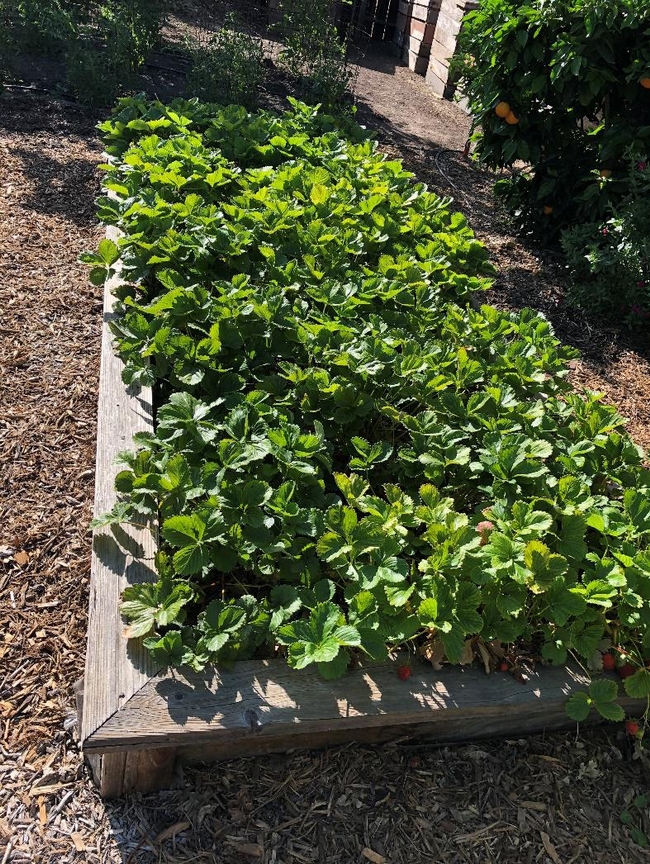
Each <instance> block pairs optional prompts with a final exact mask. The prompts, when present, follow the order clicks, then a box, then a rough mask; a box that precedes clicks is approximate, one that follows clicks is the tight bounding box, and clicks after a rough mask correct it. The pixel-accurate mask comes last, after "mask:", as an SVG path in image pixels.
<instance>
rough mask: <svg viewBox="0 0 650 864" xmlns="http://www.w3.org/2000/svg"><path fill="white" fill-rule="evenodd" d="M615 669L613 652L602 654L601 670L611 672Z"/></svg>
mask: <svg viewBox="0 0 650 864" xmlns="http://www.w3.org/2000/svg"><path fill="white" fill-rule="evenodd" d="M614 669H616V660H615V658H614V655H613V654H603V671H604V672H613V671H614Z"/></svg>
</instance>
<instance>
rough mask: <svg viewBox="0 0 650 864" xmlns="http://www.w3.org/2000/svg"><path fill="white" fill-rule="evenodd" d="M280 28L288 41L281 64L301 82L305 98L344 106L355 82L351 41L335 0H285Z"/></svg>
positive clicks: (281, 4)
mask: <svg viewBox="0 0 650 864" xmlns="http://www.w3.org/2000/svg"><path fill="white" fill-rule="evenodd" d="M279 9H280V12H281V13H282V16H283V17H282V22H281V24H280V25H279V27H278V31H279V33H280V35H281V38H282V40H283V43H284V47H283V49H282V51H281V52H280V56H279V58H278V59H279V65H280V66H281V67H282V68H284V69H286V71H287V72H289V74H290V75H292V76H293V77H294V79H295V80H296V81H297V82H298V84H299V88H300V93H301V97H302V98H303V99H305V100H306V101H308V102H310V103H320V104H322V105H323V106H324V107H325V108H326V109H327V110H333V109H335V108H336V107H338V106H340V105H341V104H342V103H343V101H344V99H345V96H346V93H347V91H348V87H349V85H350V83H351V82H352V78H353V74H352V68H351V65H350V64H349V63H348V61H347V47H348V46H347V42H346V40H345V39H344V38H341V36H340V34H339V32H338V29H337V26H336V21H335V17H334V10H335V9H336V6H335V4H333V3H332V2H331V0H282V2H281V3H280V7H279Z"/></svg>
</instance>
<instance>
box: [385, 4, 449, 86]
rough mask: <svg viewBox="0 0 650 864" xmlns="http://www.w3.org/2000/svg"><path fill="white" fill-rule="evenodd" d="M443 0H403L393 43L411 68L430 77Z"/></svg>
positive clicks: (399, 9)
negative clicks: (430, 58) (414, 0)
mask: <svg viewBox="0 0 650 864" xmlns="http://www.w3.org/2000/svg"><path fill="white" fill-rule="evenodd" d="M440 3H441V0H420V2H413V0H400V3H399V8H398V13H397V22H396V25H395V33H394V36H393V42H394V43H395V44H396V45H397V50H398V53H399V54H400V56H401V58H402V60H403V61H404V62H405V63H406V64H407V65H408V67H409V69H412V70H413V71H414V72H417V73H418V74H420V75H424V74H426V71H427V67H428V65H429V54H430V53H431V45H432V43H433V39H434V33H435V28H436V21H437V20H438V13H439V11H440Z"/></svg>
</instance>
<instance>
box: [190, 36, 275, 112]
mask: <svg viewBox="0 0 650 864" xmlns="http://www.w3.org/2000/svg"><path fill="white" fill-rule="evenodd" d="M190 55H191V58H192V67H191V69H190V71H189V73H188V76H187V85H186V89H187V92H188V94H190V95H191V96H198V97H199V98H200V99H204V100H206V101H210V102H220V103H221V104H225V105H227V104H230V103H238V104H241V105H247V106H249V107H250V106H252V105H254V104H255V102H256V101H257V97H258V90H259V86H260V84H261V83H262V79H263V77H264V66H263V63H264V52H263V50H262V43H261V41H260V40H259V39H258V38H256V37H255V36H252V35H250V34H248V33H245V32H243V31H240V30H237V29H236V23H235V21H234V20H232V19H230V20H229V21H227V22H226V26H224V27H222V28H221V29H220V30H219V31H218V32H217V33H215V34H214V36H212V37H211V39H210V40H209V41H208V42H207V44H204V45H191V46H190Z"/></svg>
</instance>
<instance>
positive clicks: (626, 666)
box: [616, 663, 636, 678]
mask: <svg viewBox="0 0 650 864" xmlns="http://www.w3.org/2000/svg"><path fill="white" fill-rule="evenodd" d="M616 671H617V672H618V675H619V678H629V677H630V675H634V673H635V672H636V666H633V665H632V664H631V663H623V665H622V666H617V668H616Z"/></svg>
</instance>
